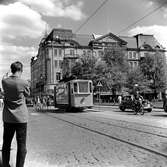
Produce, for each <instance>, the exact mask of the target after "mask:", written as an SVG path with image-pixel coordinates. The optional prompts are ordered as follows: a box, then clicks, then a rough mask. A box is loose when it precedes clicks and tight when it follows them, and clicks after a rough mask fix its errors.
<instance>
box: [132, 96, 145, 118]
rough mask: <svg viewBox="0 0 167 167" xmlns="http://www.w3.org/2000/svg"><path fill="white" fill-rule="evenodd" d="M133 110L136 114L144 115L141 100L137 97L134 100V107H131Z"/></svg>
mask: <svg viewBox="0 0 167 167" xmlns="http://www.w3.org/2000/svg"><path fill="white" fill-rule="evenodd" d="M133 110H134V114H135V115H137V114H138V113H139V114H140V115H144V109H143V105H142V100H141V99H139V100H136V99H135V100H134V107H133Z"/></svg>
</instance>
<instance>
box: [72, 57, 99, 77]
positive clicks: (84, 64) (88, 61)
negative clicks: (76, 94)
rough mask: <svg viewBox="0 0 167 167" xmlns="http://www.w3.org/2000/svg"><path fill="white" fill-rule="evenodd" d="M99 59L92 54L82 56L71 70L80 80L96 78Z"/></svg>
mask: <svg viewBox="0 0 167 167" xmlns="http://www.w3.org/2000/svg"><path fill="white" fill-rule="evenodd" d="M96 63H97V57H95V56H94V55H92V54H84V55H82V56H81V57H80V58H79V59H78V60H77V61H76V63H75V65H74V66H73V67H72V69H71V74H72V75H75V76H76V77H77V78H80V79H91V80H93V79H94V77H95V75H96V74H95V67H96Z"/></svg>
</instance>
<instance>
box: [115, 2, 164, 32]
mask: <svg viewBox="0 0 167 167" xmlns="http://www.w3.org/2000/svg"><path fill="white" fill-rule="evenodd" d="M166 3H167V1H166V2H164V3H163V4H162V5H160V6H158V7H157V8H155V9H153V10H152V11H150V12H148V13H147V14H145V15H144V16H142V17H141V18H139V19H138V20H136V21H135V22H133V23H131V24H130V25H128V26H127V27H125V28H123V29H122V30H120V31H119V32H118V35H119V34H120V33H122V32H124V31H126V30H128V29H129V28H130V27H132V26H134V25H136V24H137V23H138V22H140V21H142V20H143V19H145V18H146V17H148V16H150V15H152V14H153V13H155V12H156V11H158V10H159V9H161V8H162V7H163V6H164V5H165V4H166Z"/></svg>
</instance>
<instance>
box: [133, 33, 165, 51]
mask: <svg viewBox="0 0 167 167" xmlns="http://www.w3.org/2000/svg"><path fill="white" fill-rule="evenodd" d="M135 37H137V38H138V47H139V48H140V47H142V46H144V45H145V44H147V45H150V46H151V47H152V48H153V49H154V48H156V47H157V46H159V47H160V49H163V47H162V45H161V44H160V43H159V42H158V41H157V40H156V39H155V37H154V36H153V35H146V34H138V35H136V36H135Z"/></svg>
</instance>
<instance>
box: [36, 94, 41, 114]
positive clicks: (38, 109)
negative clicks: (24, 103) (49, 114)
mask: <svg viewBox="0 0 167 167" xmlns="http://www.w3.org/2000/svg"><path fill="white" fill-rule="evenodd" d="M36 110H37V111H40V110H41V100H40V98H39V96H37V103H36Z"/></svg>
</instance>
